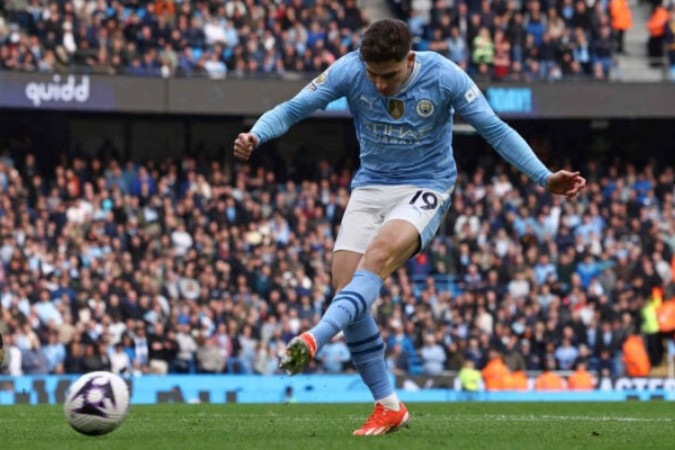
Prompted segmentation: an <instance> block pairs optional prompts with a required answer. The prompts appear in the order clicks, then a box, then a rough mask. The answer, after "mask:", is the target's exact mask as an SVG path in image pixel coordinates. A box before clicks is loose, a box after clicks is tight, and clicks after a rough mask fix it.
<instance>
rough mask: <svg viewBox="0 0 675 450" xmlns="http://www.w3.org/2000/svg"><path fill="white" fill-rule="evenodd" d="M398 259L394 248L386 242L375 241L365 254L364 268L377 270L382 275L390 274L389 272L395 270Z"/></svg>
mask: <svg viewBox="0 0 675 450" xmlns="http://www.w3.org/2000/svg"><path fill="white" fill-rule="evenodd" d="M396 261H397V258H396V255H395V253H394V249H393V248H392V247H391V246H389V245H387V244H386V243H375V244H374V245H372V246H371V247H370V248H369V249H368V251H366V254H365V255H363V268H364V269H366V270H370V271H371V272H375V273H377V274H378V275H380V276H381V277H383V278H385V277H387V276H389V273H388V272H391V271H393V270H395V269H396V268H395V267H393V266H394V263H395V262H396Z"/></svg>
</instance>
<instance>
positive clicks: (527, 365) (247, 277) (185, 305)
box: [0, 0, 675, 389]
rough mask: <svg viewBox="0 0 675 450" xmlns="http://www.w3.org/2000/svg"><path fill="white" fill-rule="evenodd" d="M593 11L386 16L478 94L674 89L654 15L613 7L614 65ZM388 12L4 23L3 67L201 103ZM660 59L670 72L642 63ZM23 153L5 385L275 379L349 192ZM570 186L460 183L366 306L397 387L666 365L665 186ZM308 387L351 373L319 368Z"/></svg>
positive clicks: (4, 282) (13, 212) (6, 305)
mask: <svg viewBox="0 0 675 450" xmlns="http://www.w3.org/2000/svg"><path fill="white" fill-rule="evenodd" d="M611 4H612V3H611V2H597V3H595V4H594V6H593V7H592V8H588V7H587V5H586V3H584V2H578V1H577V2H573V1H570V0H563V1H561V2H559V3H556V5H555V7H553V8H548V7H547V6H548V3H546V2H522V3H517V2H506V1H503V0H494V1H488V0H483V1H469V2H456V3H455V2H451V1H445V0H437V1H435V2H431V1H424V0H419V1H418V0H414V1H406V0H398V1H396V0H390V2H389V7H390V8H391V11H392V12H393V14H396V15H398V16H399V17H402V18H404V19H405V20H407V21H408V22H409V23H410V26H411V28H412V29H413V30H414V31H415V33H416V36H417V38H416V43H415V45H416V48H417V49H431V50H434V51H438V52H441V53H444V54H446V55H447V57H448V58H450V59H452V60H454V61H456V62H457V63H458V64H460V65H462V66H463V67H465V68H466V69H467V70H468V71H469V72H470V73H471V74H472V75H473V76H474V77H475V78H476V79H479V80H482V81H500V80H516V81H537V80H539V81H559V80H567V79H569V80H574V79H597V80H616V79H622V80H637V79H640V80H654V81H655V80H658V79H660V77H662V75H663V73H664V68H668V67H670V70H671V72H672V71H674V70H675V69H673V67H675V50H673V49H674V48H675V47H673V45H675V44H673V39H674V38H673V35H674V34H675V31H674V30H675V25H673V23H675V22H673V14H674V13H673V9H672V8H671V10H670V11H668V9H667V6H668V5H660V7H659V8H654V11H656V12H655V13H653V14H652V8H651V5H646V4H641V3H640V4H636V3H635V2H629V3H627V5H629V10H630V11H631V14H632V16H631V17H632V27H628V28H627V31H626V33H625V36H624V47H625V54H618V53H617V52H616V51H615V50H618V48H616V45H617V41H616V39H617V37H616V34H612V28H614V29H615V30H616V29H619V28H621V27H623V28H626V22H625V21H624V22H623V24H616V23H614V22H613V21H612V18H611V17H609V16H608V13H607V11H608V10H609V8H611ZM623 6H624V8H625V6H626V3H624V5H623ZM383 7H384V2H369V4H368V11H374V12H369V13H365V12H364V9H360V8H359V7H358V4H357V3H356V2H355V1H354V0H347V1H346V2H338V1H335V0H333V1H330V0H315V1H302V0H290V1H288V2H273V1H270V0H242V1H233V2H227V3H226V4H224V3H217V2H211V3H209V2H205V1H197V2H188V1H184V2H173V1H171V0H157V1H155V2H123V1H119V0H112V1H110V2H107V1H105V0H97V1H84V0H81V1H74V2H69V1H66V2H57V3H49V2H45V1H42V0H30V1H27V0H5V1H0V11H1V12H2V14H1V15H0V63H1V64H2V69H3V70H17V71H38V72H44V73H52V72H62V71H78V72H86V73H103V74H111V75H113V74H120V75H122V74H126V75H134V76H152V77H160V76H161V77H168V76H181V77H190V76H207V77H211V78H214V79H222V78H225V77H250V76H258V75H286V74H289V73H292V72H318V71H321V70H323V69H325V67H327V65H328V64H330V62H332V61H334V60H335V58H337V57H339V56H341V55H343V54H344V53H345V52H347V51H350V50H352V49H354V48H356V47H358V43H359V38H358V31H359V30H360V29H361V28H362V27H363V26H364V25H365V24H367V22H368V20H369V17H371V14H381V13H382V8H383ZM624 12H625V11H624ZM668 14H670V15H669V16H668ZM648 21H649V22H648ZM648 24H649V25H650V28H649V30H648ZM652 25H653V26H652ZM637 30H639V31H637ZM649 33H652V34H651V35H650V34H649ZM659 33H661V34H659ZM653 38H657V39H656V41H655V40H654V39H653ZM658 38H662V39H661V41H659V40H658ZM648 41H649V42H651V46H649V45H648ZM654 42H656V43H654ZM658 42H660V43H661V44H660V45H663V44H665V45H666V46H667V47H666V50H667V51H666V52H663V55H661V56H657V57H656V59H648V57H647V50H648V48H652V49H658V48H659V44H658ZM666 56H667V57H669V58H670V60H669V63H668V64H665V65H664V64H662V63H663V58H665V57H666ZM617 61H618V62H617ZM650 63H651V64H652V65H662V66H663V67H653V68H650V67H649V66H650ZM33 150H35V149H31V148H30V145H28V144H26V143H25V142H18V143H17V142H8V143H6V145H5V147H3V148H2V149H1V151H0V191H1V192H2V195H1V196H0V238H1V244H0V260H1V262H2V264H0V333H2V334H3V336H4V344H5V349H6V353H7V355H8V364H7V366H6V367H3V368H1V369H0V370H1V371H3V372H5V373H8V374H10V375H20V374H44V373H55V374H58V373H82V372H87V371H92V370H99V369H111V370H113V371H114V372H116V373H123V374H133V375H139V376H141V375H143V374H146V373H157V374H164V373H256V374H262V375H264V374H274V373H278V368H277V367H278V360H279V357H280V355H282V354H283V352H284V349H285V345H286V344H287V343H288V341H289V340H290V339H291V338H292V337H293V336H295V335H296V334H297V333H298V332H299V331H301V330H305V329H308V328H309V327H310V326H311V325H312V324H314V323H315V322H316V321H317V320H318V318H319V317H320V314H321V312H322V311H323V310H324V309H325V307H326V306H327V301H328V300H329V299H330V298H331V296H332V292H331V287H330V286H331V285H330V277H329V273H330V263H331V256H330V252H331V249H332V245H333V240H334V237H335V235H336V232H337V227H338V225H339V222H340V219H341V214H342V211H343V208H344V206H345V205H346V201H347V199H348V196H349V181H350V177H349V172H348V171H347V170H343V168H338V167H331V165H330V164H329V163H328V162H327V161H318V162H317V163H316V164H315V165H312V166H309V165H308V164H307V163H306V161H304V162H303V161H294V162H292V163H293V164H295V166H296V167H295V169H297V170H295V171H294V173H295V174H296V176H295V177H294V178H289V177H286V176H284V175H283V174H280V173H277V172H274V171H272V170H270V169H264V168H259V167H249V166H236V167H234V168H226V167H223V166H222V165H221V164H220V163H219V162H216V161H211V162H208V163H205V162H204V161H202V160H197V159H193V158H191V157H188V156H186V157H184V158H183V159H181V160H178V161H173V160H170V159H167V160H163V161H159V162H158V161H147V162H140V161H129V160H126V159H123V158H121V157H119V156H114V155H119V154H120V153H119V152H112V153H110V154H107V155H105V156H101V157H100V158H99V157H93V156H91V155H83V154H73V155H70V156H71V157H69V158H68V159H67V160H64V161H62V162H61V163H60V164H58V165H57V166H56V167H45V166H43V165H42V164H41V161H40V159H39V158H36V157H35V154H34V153H33V152H32V151H33ZM186 154H187V153H186ZM289 163H291V161H289ZM584 165H585V167H584V175H585V176H587V177H588V179H589V186H588V189H587V191H586V192H585V193H584V194H583V196H582V198H581V199H580V200H579V201H577V202H575V203H570V202H566V201H564V200H560V199H553V198H551V197H549V196H548V195H546V194H545V193H543V192H542V191H541V190H539V189H536V188H535V187H533V186H532V185H531V183H529V181H527V180H524V179H523V178H522V177H521V176H519V175H518V174H516V173H514V172H513V171H512V170H510V169H508V168H507V167H506V166H503V165H500V164H497V161H496V160H495V159H493V158H491V157H490V156H486V157H485V158H484V159H482V161H481V166H480V167H479V168H477V170H475V172H474V171H472V172H467V173H471V174H472V175H471V176H470V177H467V176H463V177H462V178H461V180H460V183H459V184H458V186H457V189H456V191H455V193H454V197H453V206H452V209H451V212H450V213H449V215H448V217H447V220H446V222H445V223H444V224H443V226H442V230H441V232H440V233H439V236H438V238H437V239H435V241H434V242H433V243H432V245H431V246H430V247H429V248H428V249H427V250H425V251H424V252H422V253H421V254H419V255H417V256H416V257H415V258H413V259H411V260H410V261H409V263H408V264H407V265H406V266H405V267H404V268H402V269H401V270H399V271H398V272H397V273H396V274H395V276H392V277H391V278H390V279H389V280H387V281H386V283H385V287H384V289H383V291H382V293H381V298H380V300H379V301H378V303H377V305H376V318H377V321H378V324H379V325H380V327H381V330H382V336H383V339H385V341H386V342H387V348H388V355H387V361H388V364H389V367H390V368H391V369H392V372H393V373H395V374H412V375H423V374H437V373H447V372H448V371H452V372H455V371H459V370H460V368H462V367H463V366H464V363H465V361H467V360H468V361H471V362H472V364H469V365H470V366H472V368H473V367H475V369H477V370H480V371H485V369H486V366H488V365H489V364H491V363H492V362H493V361H498V360H499V361H500V362H494V365H498V366H499V367H501V369H502V372H503V373H507V374H508V375H509V377H512V378H509V377H506V378H505V379H508V380H510V381H508V383H509V385H510V386H512V387H513V386H516V387H517V388H518V389H520V387H521V386H522V384H521V381H522V377H521V375H522V374H523V372H524V371H534V372H538V371H541V370H543V369H545V368H546V369H558V370H560V369H564V370H567V371H571V370H577V371H581V372H583V371H584V369H585V368H588V370H590V371H591V372H592V373H594V374H601V375H603V376H621V375H625V374H628V375H636V376H645V375H648V374H649V372H650V370H651V369H652V368H653V367H655V366H658V365H659V364H662V362H663V361H664V359H665V356H666V355H668V351H667V349H665V348H664V347H663V344H664V339H663V338H664V336H666V333H670V334H672V332H673V331H674V330H675V308H672V305H673V302H675V300H673V299H674V298H675V284H674V283H673V273H674V272H675V257H674V255H675V216H674V214H673V211H674V209H673V208H674V207H675V202H674V198H675V171H674V169H673V168H672V166H668V165H659V164H658V163H657V162H656V161H654V160H650V161H647V163H646V164H640V165H639V166H637V165H634V164H632V163H629V162H625V163H622V162H617V161H602V163H601V162H599V161H594V160H591V161H585V162H584ZM668 311H672V312H671V313H670V312H668ZM439 347H440V348H441V349H442V351H443V353H442V354H441V353H440V352H439ZM342 350H343V349H342V348H341V346H340V345H339V344H337V345H335V346H334V348H331V349H330V351H331V352H333V354H336V355H343V353H344V352H343V351H342ZM670 356H672V355H670ZM580 362H581V363H582V364H579V363H580ZM439 366H440V367H439ZM579 366H580V367H579ZM308 370H309V371H316V372H331V373H333V372H336V371H340V370H342V371H349V370H351V368H350V363H349V362H348V361H344V360H343V361H342V362H341V366H340V367H336V366H335V365H331V366H327V365H325V364H324V363H323V362H322V361H319V360H318V361H315V362H314V363H313V364H312V365H311V366H310V367H309V369H308ZM439 370H440V372H439ZM488 372H490V370H488V371H486V372H485V373H488ZM498 384H499V383H498Z"/></svg>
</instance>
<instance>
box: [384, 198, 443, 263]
mask: <svg viewBox="0 0 675 450" xmlns="http://www.w3.org/2000/svg"><path fill="white" fill-rule="evenodd" d="M403 188H404V187H401V190H402V191H404V192H401V197H400V201H398V202H397V204H396V205H395V206H394V207H393V208H392V209H391V210H390V211H389V212H388V213H387V214H386V216H385V217H384V224H385V225H386V224H387V223H388V222H390V221H398V220H402V221H405V222H408V223H410V224H411V225H412V226H413V227H414V228H415V230H417V233H418V235H419V246H418V249H417V251H419V250H421V249H423V248H425V247H426V246H427V245H429V243H430V242H431V240H432V239H433V237H434V235H435V234H436V232H437V231H438V228H439V226H440V225H441V222H442V221H443V218H444V217H445V215H446V214H447V212H448V209H450V200H451V197H450V194H451V192H452V189H449V190H447V191H445V192H439V191H435V190H433V189H424V188H417V187H413V186H407V187H405V189H403Z"/></svg>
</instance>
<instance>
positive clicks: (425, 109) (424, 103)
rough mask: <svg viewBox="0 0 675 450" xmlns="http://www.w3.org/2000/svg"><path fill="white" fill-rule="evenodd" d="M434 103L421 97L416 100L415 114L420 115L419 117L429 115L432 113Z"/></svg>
mask: <svg viewBox="0 0 675 450" xmlns="http://www.w3.org/2000/svg"><path fill="white" fill-rule="evenodd" d="M434 109H435V107H434V104H433V102H432V101H431V100H427V99H426V98H425V99H422V100H420V101H419V102H417V107H416V108H415V110H416V111H417V114H418V115H420V116H421V117H429V116H430V115H432V114H433V113H434Z"/></svg>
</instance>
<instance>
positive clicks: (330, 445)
mask: <svg viewBox="0 0 675 450" xmlns="http://www.w3.org/2000/svg"><path fill="white" fill-rule="evenodd" d="M370 408H371V407H370V405H367V404H359V405H342V404H340V405H305V404H293V405H232V404H227V405H177V404H176V405H157V406H132V408H131V411H130V413H129V416H128V417H127V420H126V421H125V422H124V423H123V424H122V426H121V427H120V428H119V429H117V430H115V431H114V432H112V433H110V434H108V435H105V436H100V437H87V436H83V435H80V434H78V433H76V432H75V431H73V430H72V429H71V428H70V427H69V426H68V425H67V423H66V422H65V419H64V417H63V414H62V411H61V408H60V407H58V406H2V407H0V449H1V450H5V449H7V450H13V449H17V450H18V449H22V450H33V449H50V450H55V449H87V450H93V449H115V450H133V449H148V450H154V449H158V450H173V449H181V450H185V449H228V448H232V449H263V450H276V449H293V450H303V449H311V450H327V449H341V450H351V449H361V448H363V449H365V448H368V449H386V450H391V449H406V450H414V449H425V450H426V449H481V448H482V449H499V450H501V449H517V450H523V449H575V448H588V449H594V450H595V449H643V448H645V449H646V448H653V449H655V448H662V449H672V448H675V404H673V403H668V402H651V403H646V402H645V403H639V402H631V403H509V404H506V403H434V404H409V405H408V409H409V410H410V412H411V414H412V421H411V423H410V426H409V428H407V429H404V430H402V431H400V432H398V433H394V434H390V435H386V436H379V437H353V436H351V432H352V430H353V429H355V428H357V427H358V426H359V425H360V424H361V422H362V421H363V420H364V419H365V417H366V416H367V415H368V414H369V412H370Z"/></svg>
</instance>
